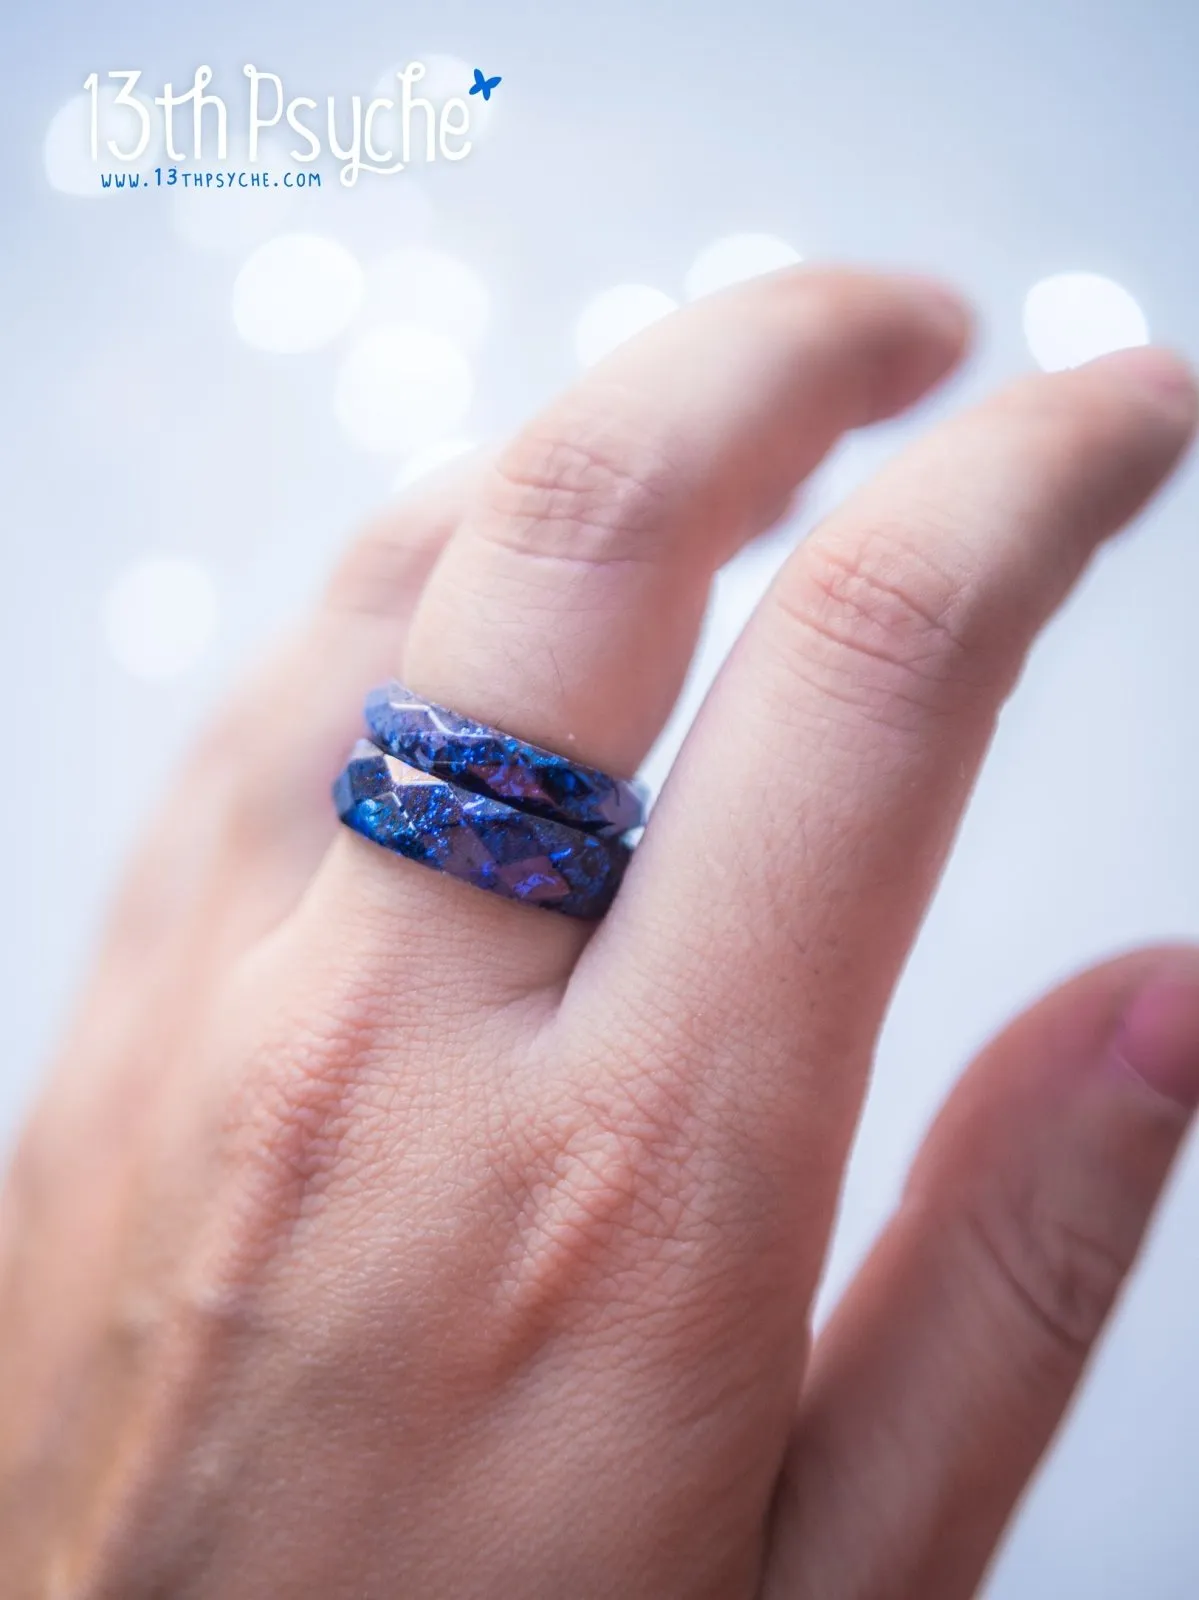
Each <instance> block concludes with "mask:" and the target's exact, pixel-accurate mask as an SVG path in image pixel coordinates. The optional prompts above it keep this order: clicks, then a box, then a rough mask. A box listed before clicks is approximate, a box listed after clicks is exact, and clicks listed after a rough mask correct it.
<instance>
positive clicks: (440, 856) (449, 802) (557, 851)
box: [333, 739, 631, 917]
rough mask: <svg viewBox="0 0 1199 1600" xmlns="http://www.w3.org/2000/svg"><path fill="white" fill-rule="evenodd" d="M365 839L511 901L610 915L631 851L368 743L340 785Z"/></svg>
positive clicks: (338, 791)
mask: <svg viewBox="0 0 1199 1600" xmlns="http://www.w3.org/2000/svg"><path fill="white" fill-rule="evenodd" d="M333 799H334V803H335V805H336V807H337V814H338V816H339V817H340V818H341V820H342V821H343V822H344V823H345V824H346V826H347V827H349V828H353V829H354V831H355V832H356V833H360V834H362V835H363V836H364V837H365V838H367V839H370V840H373V842H374V843H375V844H379V845H382V846H383V848H384V849H386V850H392V851H394V852H395V853H396V854H397V855H401V856H405V857H407V859H408V860H409V861H417V862H420V863H421V865H423V866H426V867H432V868H434V869H435V870H436V871H438V872H446V873H449V874H450V875H451V876H452V877H455V878H460V879H462V880H463V882H465V883H470V884H473V885H474V886H475V887H476V888H479V889H487V890H489V891H490V892H491V893H492V894H498V895H502V896H503V897H504V898H505V899H507V900H520V901H523V902H524V903H525V904H526V905H534V906H542V907H544V908H546V909H547V910H552V911H561V912H563V913H564V914H565V915H566V916H568V917H601V916H603V914H604V912H605V911H606V910H607V909H608V907H609V906H610V905H611V903H612V898H613V896H614V895H615V893H616V891H617V889H618V888H619V886H620V880H621V878H622V877H623V876H624V870H625V867H626V866H627V865H628V862H629V857H630V854H631V852H630V850H629V847H628V846H627V845H626V844H624V843H623V842H622V841H621V840H620V839H618V838H614V837H610V836H607V835H600V834H596V833H585V832H583V831H582V830H581V829H579V828H570V827H567V826H566V825H565V824H563V823H561V822H557V821H555V820H553V819H552V818H549V817H544V816H538V815H535V814H531V813H529V812H525V811H518V810H517V809H516V808H515V807H514V806H511V805H508V804H506V803H505V802H504V801H502V800H495V799H492V798H491V797H490V796H488V795H482V794H476V793H473V792H472V791H471V790H470V789H466V788H463V787H462V786H460V785H459V784H457V783H451V782H449V781H448V780H447V779H445V778H441V777H438V776H436V775H435V774H433V773H429V772H423V771H421V770H420V769H419V768H417V767H412V766H408V765H406V763H405V762H403V761H400V760H398V759H397V758H396V757H395V756H393V755H390V754H389V753H388V752H387V751H385V750H380V749H379V748H378V746H377V745H374V744H372V743H371V742H370V740H369V739H360V740H359V741H358V743H357V744H356V745H355V746H354V749H353V750H352V751H351V753H350V759H349V761H348V762H347V764H346V766H345V769H344V770H343V771H342V773H341V775H340V777H339V778H338V779H337V782H336V783H335V784H334V786H333Z"/></svg>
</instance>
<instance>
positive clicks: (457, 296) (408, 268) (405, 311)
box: [366, 245, 491, 350]
mask: <svg viewBox="0 0 1199 1600" xmlns="http://www.w3.org/2000/svg"><path fill="white" fill-rule="evenodd" d="M366 309H367V311H368V312H370V313H373V314H374V315H375V316H377V317H378V318H379V319H380V320H381V321H383V320H393V321H400V322H405V323H408V324H409V325H410V326H412V327H415V328H427V329H428V330H429V331H430V332H431V333H440V334H443V335H444V336H445V337H446V338H447V339H452V340H453V341H454V343H455V344H458V345H460V346H461V347H462V348H463V349H464V350H474V349H476V348H477V347H478V346H479V344H480V343H481V342H482V340H483V336H484V334H485V333H486V331H487V324H488V321H489V319H490V316H491V295H490V294H489V292H488V289H487V285H486V284H485V283H484V282H483V280H482V278H480V277H479V275H478V273H477V272H475V271H474V269H473V268H471V267H468V266H467V265H466V263H465V262H464V261H459V260H458V258H457V257H456V256H452V255H449V254H447V253H446V252H445V251H444V250H433V249H429V248H426V247H424V246H422V245H405V246H402V247H401V248H400V249H398V250H392V251H389V252H388V253H387V254H386V255H384V256H382V257H380V258H379V260H377V261H375V262H373V263H371V264H370V265H369V266H368V268H367V273H366Z"/></svg>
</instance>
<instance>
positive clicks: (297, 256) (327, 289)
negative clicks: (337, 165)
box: [233, 233, 363, 354]
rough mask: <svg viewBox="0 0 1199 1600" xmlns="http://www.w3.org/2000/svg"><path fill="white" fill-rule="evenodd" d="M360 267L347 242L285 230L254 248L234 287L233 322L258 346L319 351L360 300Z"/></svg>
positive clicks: (280, 350) (287, 351)
mask: <svg viewBox="0 0 1199 1600" xmlns="http://www.w3.org/2000/svg"><path fill="white" fill-rule="evenodd" d="M362 294H363V275H362V268H361V267H360V266H359V264H358V262H357V260H356V259H355V258H354V256H352V255H351V254H350V252H349V251H348V250H347V249H346V248H345V247H344V245H340V244H338V243H337V242H336V241H335V240H333V239H326V238H323V237H321V235H319V234H314V233H286V234H282V235H280V237H279V238H277V239H272V240H271V241H270V242H269V243H268V244H264V245H262V246H261V247H260V248H259V249H257V250H255V252H254V254H253V255H252V256H251V257H250V259H249V260H248V261H247V262H246V264H245V266H244V267H242V269H241V271H240V272H239V273H238V275H237V281H236V282H235V284H234V285H233V320H234V323H235V324H236V327H237V331H238V333H239V334H240V335H241V336H242V338H243V339H244V340H245V341H246V343H247V344H248V345H252V346H253V347H254V348H255V349H256V350H269V351H272V352H273V353H276V354H296V353H299V352H302V351H305V350H318V349H320V347H321V346H322V345H324V344H328V343H329V341H330V340H331V339H335V338H336V337H337V335H338V334H339V333H341V332H342V330H343V329H344V328H346V327H347V326H348V324H349V323H350V321H351V320H352V318H353V317H354V315H355V313H356V312H357V310H358V307H359V305H360V304H361V302H362Z"/></svg>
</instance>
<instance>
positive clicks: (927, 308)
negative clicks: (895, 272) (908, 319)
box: [902, 272, 973, 339]
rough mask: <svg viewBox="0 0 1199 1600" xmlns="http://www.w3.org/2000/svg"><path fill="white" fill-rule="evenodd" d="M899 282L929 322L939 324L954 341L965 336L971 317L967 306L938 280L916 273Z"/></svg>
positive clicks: (957, 295) (907, 275) (959, 296)
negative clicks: (903, 285) (904, 285)
mask: <svg viewBox="0 0 1199 1600" xmlns="http://www.w3.org/2000/svg"><path fill="white" fill-rule="evenodd" d="M902 281H903V282H904V283H905V284H906V285H907V288H908V290H909V292H910V293H911V296H912V299H913V301H915V302H916V304H917V305H918V306H919V307H920V310H921V311H922V312H923V314H924V315H925V316H926V317H927V318H928V320H929V321H930V322H934V323H936V324H938V326H940V327H941V328H942V329H944V331H945V333H946V334H947V335H952V336H953V337H954V338H955V339H961V338H963V337H964V336H965V335H966V333H967V332H968V331H969V328H970V325H971V322H972V320H973V318H972V314H971V311H970V307H969V306H968V305H967V304H966V302H965V301H964V300H963V299H962V297H961V295H959V294H957V293H956V292H955V291H954V290H953V289H951V288H949V286H948V285H947V284H944V283H942V282H941V281H940V279H939V278H926V277H924V276H923V275H922V274H920V273H916V272H912V273H908V274H906V276H905V277H904V278H903V280H902Z"/></svg>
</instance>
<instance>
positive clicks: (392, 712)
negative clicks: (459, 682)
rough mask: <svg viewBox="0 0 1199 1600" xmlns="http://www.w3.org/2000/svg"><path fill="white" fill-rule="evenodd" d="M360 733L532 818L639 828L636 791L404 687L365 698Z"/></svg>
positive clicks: (591, 828)
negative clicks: (363, 721) (365, 733)
mask: <svg viewBox="0 0 1199 1600" xmlns="http://www.w3.org/2000/svg"><path fill="white" fill-rule="evenodd" d="M366 726H367V730H368V732H369V734H370V737H371V738H372V739H373V740H374V741H375V743H376V744H377V745H380V746H381V747H382V748H383V749H384V750H386V751H388V752H389V753H390V754H391V755H393V756H398V757H399V759H400V760H401V761H404V762H407V764H408V765H409V766H411V767H419V768H420V770H421V771H422V772H430V773H432V774H433V775H434V776H435V777H438V778H445V779H447V780H448V781H449V782H450V783H456V784H458V785H459V786H460V787H462V788H463V789H472V790H474V792H475V793H476V794H484V795H488V796H490V797H491V799H493V800H505V801H507V802H508V803H509V804H510V805H513V806H516V808H517V809H518V810H520V811H525V812H528V813H529V814H530V815H531V816H536V817H548V818H550V820H551V821H554V822H562V823H565V824H566V826H567V827H568V828H582V829H583V831H584V832H585V833H601V834H612V835H616V834H622V833H628V832H629V830H630V829H631V828H639V827H640V826H641V825H642V823H643V822H644V821H645V792H644V790H643V789H642V788H641V786H640V785H639V784H636V783H629V782H628V781H626V780H625V779H623V778H611V777H609V776H608V774H607V773H606V772H599V771H597V770H596V768H594V767H585V766H583V765H582V763H580V762H578V761H571V760H570V759H569V758H568V757H567V756H560V755H556V754H555V753H554V752H553V751H552V750H543V749H542V748H541V746H540V745H536V744H529V743H528V741H527V740H525V739H517V738H515V737H513V735H512V734H510V733H501V732H500V731H499V730H498V729H496V728H489V727H488V726H487V725H486V724H485V723H482V722H474V721H472V720H471V719H470V718H469V717H463V716H459V714H458V713H457V712H456V711H450V710H449V709H448V708H447V707H446V706H439V705H435V704H434V703H433V702H432V701H430V700H422V699H421V697H420V696H419V695H415V694H413V693H412V691H411V690H409V689H405V688H404V686H403V684H400V683H395V682H392V683H387V684H384V685H383V687H382V688H381V689H375V690H373V691H372V693H371V694H369V695H368V696H367V700H366Z"/></svg>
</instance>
